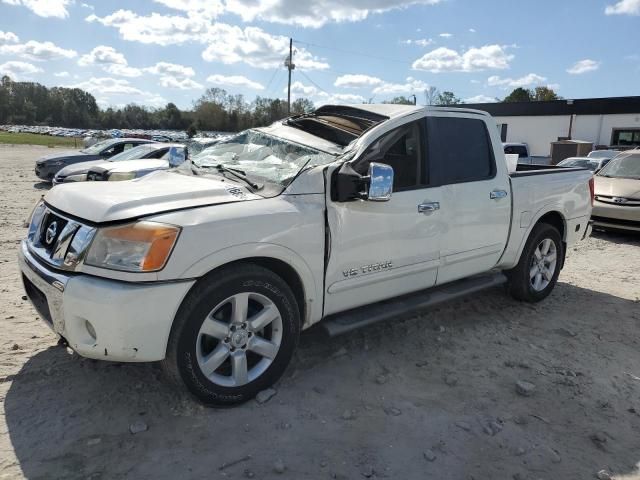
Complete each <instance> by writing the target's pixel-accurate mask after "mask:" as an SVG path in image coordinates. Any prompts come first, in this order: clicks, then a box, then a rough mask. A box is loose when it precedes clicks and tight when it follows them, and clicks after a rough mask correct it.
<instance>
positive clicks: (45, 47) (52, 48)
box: [0, 35, 78, 60]
mask: <svg viewBox="0 0 640 480" xmlns="http://www.w3.org/2000/svg"><path fill="white" fill-rule="evenodd" d="M14 37H15V35H14ZM16 40H17V37H16ZM0 54H3V55H17V56H19V57H23V58H27V59H29V60H54V59H58V58H73V57H75V56H76V55H78V52H76V51H75V50H70V49H66V48H62V47H58V46H57V45H55V44H54V43H52V42H36V41H35V40H29V41H28V42H27V43H15V44H12V45H1V44H0Z"/></svg>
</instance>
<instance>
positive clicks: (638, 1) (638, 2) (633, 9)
mask: <svg viewBox="0 0 640 480" xmlns="http://www.w3.org/2000/svg"><path fill="white" fill-rule="evenodd" d="M604 13H605V14H607V15H640V0H621V1H620V2H618V3H616V4H614V5H607V8H605V10H604Z"/></svg>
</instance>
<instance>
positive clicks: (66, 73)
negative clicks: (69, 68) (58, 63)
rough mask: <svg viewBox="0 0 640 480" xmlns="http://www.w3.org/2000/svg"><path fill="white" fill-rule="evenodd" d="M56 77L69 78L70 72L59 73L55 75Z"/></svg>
mask: <svg viewBox="0 0 640 480" xmlns="http://www.w3.org/2000/svg"><path fill="white" fill-rule="evenodd" d="M53 76H54V77H60V78H66V77H68V76H69V72H58V73H54V74H53Z"/></svg>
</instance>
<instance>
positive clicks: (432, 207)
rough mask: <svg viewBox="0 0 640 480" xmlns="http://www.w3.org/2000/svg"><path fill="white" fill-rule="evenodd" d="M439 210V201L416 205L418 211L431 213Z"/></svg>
mask: <svg viewBox="0 0 640 480" xmlns="http://www.w3.org/2000/svg"><path fill="white" fill-rule="evenodd" d="M436 210H440V202H428V203H421V204H420V205H418V213H425V214H426V213H431V212H435V211H436Z"/></svg>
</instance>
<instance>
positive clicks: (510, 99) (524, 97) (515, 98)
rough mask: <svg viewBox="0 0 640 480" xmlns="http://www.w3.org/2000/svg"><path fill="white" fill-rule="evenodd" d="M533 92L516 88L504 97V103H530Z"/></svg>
mask: <svg viewBox="0 0 640 480" xmlns="http://www.w3.org/2000/svg"><path fill="white" fill-rule="evenodd" d="M532 101H533V92H532V91H531V90H529V89H527V88H522V87H518V88H516V89H515V90H514V91H513V92H511V93H510V94H509V95H507V96H506V97H505V99H504V100H503V102H504V103H515V102H532Z"/></svg>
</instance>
